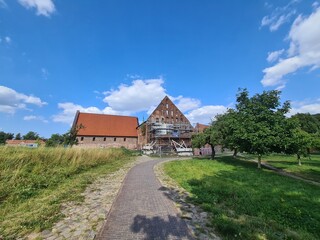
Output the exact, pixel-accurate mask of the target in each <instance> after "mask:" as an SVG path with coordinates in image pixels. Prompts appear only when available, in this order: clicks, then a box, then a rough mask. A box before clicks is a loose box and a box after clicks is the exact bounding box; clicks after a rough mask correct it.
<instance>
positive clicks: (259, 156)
mask: <svg viewBox="0 0 320 240" xmlns="http://www.w3.org/2000/svg"><path fill="white" fill-rule="evenodd" d="M258 169H261V154H258Z"/></svg>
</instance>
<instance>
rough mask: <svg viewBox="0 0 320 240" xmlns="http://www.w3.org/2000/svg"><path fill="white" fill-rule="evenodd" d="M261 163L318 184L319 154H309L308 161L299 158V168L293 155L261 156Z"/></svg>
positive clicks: (319, 176) (319, 175)
mask: <svg viewBox="0 0 320 240" xmlns="http://www.w3.org/2000/svg"><path fill="white" fill-rule="evenodd" d="M263 161H265V162H266V163H268V164H270V165H272V166H275V167H277V168H280V169H283V170H285V171H287V172H291V173H293V174H295V175H297V176H300V177H303V178H306V179H310V180H313V181H316V182H320V154H311V155H310V159H309V158H301V162H302V165H301V166H299V165H298V160H297V157H296V156H294V155H283V154H271V155H267V156H263Z"/></svg>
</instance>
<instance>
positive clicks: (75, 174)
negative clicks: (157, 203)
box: [0, 147, 131, 239]
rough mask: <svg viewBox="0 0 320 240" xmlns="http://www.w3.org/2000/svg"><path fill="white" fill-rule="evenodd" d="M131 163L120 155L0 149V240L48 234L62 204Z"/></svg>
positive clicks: (123, 153) (125, 154)
mask: <svg viewBox="0 0 320 240" xmlns="http://www.w3.org/2000/svg"><path fill="white" fill-rule="evenodd" d="M129 161H131V158H130V153H128V152H127V151H125V150H122V149H86V150H85V149H63V148H39V149H27V148H18V147H1V148H0V238H1V237H2V238H4V239H17V237H19V236H23V235H25V234H27V233H29V232H33V231H40V230H43V229H46V228H50V227H51V226H52V224H53V223H54V222H56V221H57V220H58V219H59V218H61V217H62V216H61V215H60V207H61V204H62V203H63V202H66V201H70V200H73V201H81V200H82V197H81V196H80V193H81V192H83V191H84V189H85V187H86V186H87V185H88V184H90V183H92V182H93V181H94V180H95V179H97V178H98V177H100V176H102V175H105V174H108V173H111V172H114V171H116V170H118V169H119V168H121V167H122V166H123V165H124V164H126V163H128V162H129Z"/></svg>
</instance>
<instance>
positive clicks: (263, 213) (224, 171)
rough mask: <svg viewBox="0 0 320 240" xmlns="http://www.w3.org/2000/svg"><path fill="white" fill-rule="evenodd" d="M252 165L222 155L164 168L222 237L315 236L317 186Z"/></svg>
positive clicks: (319, 224) (319, 214)
mask: <svg viewBox="0 0 320 240" xmlns="http://www.w3.org/2000/svg"><path fill="white" fill-rule="evenodd" d="M316 163H317V164H319V161H318V162H316ZM256 165H257V164H256V163H253V162H246V161H239V160H235V159H233V158H232V157H226V156H225V157H218V158H217V160H213V161H212V160H187V161H176V162H169V163H166V164H165V166H164V168H165V171H166V173H167V174H168V175H169V176H170V177H172V178H173V179H174V180H175V181H176V182H177V183H178V184H179V185H181V186H182V187H183V188H185V189H186V190H187V191H189V192H190V193H191V194H192V196H191V198H190V201H191V202H193V203H195V204H197V205H200V206H201V207H202V208H203V209H204V210H205V211H207V212H210V213H212V216H213V217H212V220H211V224H212V226H214V227H215V229H216V230H217V231H218V233H220V235H221V236H222V237H223V239H301V240H302V239H303V240H306V239H320V231H319V229H320V188H319V187H318V186H315V185H312V184H308V183H305V182H302V181H299V180H295V179H291V178H288V177H284V176H280V175H277V174H275V173H274V172H272V171H269V170H266V169H262V170H258V169H257V166H256Z"/></svg>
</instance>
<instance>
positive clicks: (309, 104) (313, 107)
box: [288, 99, 320, 116]
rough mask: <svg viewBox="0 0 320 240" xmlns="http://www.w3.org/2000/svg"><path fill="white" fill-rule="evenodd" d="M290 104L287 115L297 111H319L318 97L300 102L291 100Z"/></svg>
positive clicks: (313, 112) (319, 102) (319, 101)
mask: <svg viewBox="0 0 320 240" xmlns="http://www.w3.org/2000/svg"><path fill="white" fill-rule="evenodd" d="M291 105H292V109H291V110H290V112H289V114H288V115H289V116H291V115H294V114H297V113H310V114H316V113H320V99H317V100H314V101H310V100H306V101H302V102H292V103H291Z"/></svg>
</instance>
